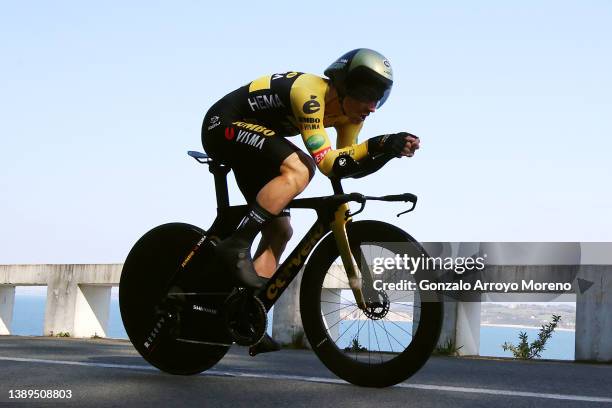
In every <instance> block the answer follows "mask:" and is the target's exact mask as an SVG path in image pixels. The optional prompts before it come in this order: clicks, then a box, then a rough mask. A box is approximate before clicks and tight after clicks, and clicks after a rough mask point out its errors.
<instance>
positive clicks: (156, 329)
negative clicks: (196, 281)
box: [119, 223, 229, 375]
mask: <svg viewBox="0 0 612 408" xmlns="http://www.w3.org/2000/svg"><path fill="white" fill-rule="evenodd" d="M204 235H205V233H204V231H203V230H202V229H200V228H198V227H195V226H193V225H189V224H182V223H172V224H164V225H160V226H158V227H156V228H154V229H152V230H151V231H149V232H147V233H146V234H145V235H144V236H143V237H142V238H140V239H139V240H138V242H136V244H135V245H134V247H133V248H132V250H131V251H130V253H129V255H128V257H127V259H126V261H125V264H124V266H123V270H122V272H121V281H120V283H119V306H120V310H121V318H122V320H123V325H124V327H125V330H126V332H127V335H128V337H129V338H130V340H131V342H132V344H133V345H134V347H135V348H136V350H138V352H139V353H140V354H141V355H142V357H143V358H144V359H145V360H147V361H148V362H149V363H150V364H152V365H153V366H155V367H157V368H159V369H160V370H162V371H165V372H168V373H171V374H181V375H190V374H197V373H200V372H202V371H204V370H207V369H208V368H210V367H212V366H214V365H215V364H216V363H217V362H218V361H219V360H220V359H221V358H222V357H223V356H224V355H225V353H226V352H227V350H228V349H229V347H227V346H219V345H208V344H198V343H190V342H185V341H180V340H177V335H178V334H179V333H180V332H181V331H184V330H183V329H184V328H182V327H181V325H183V324H184V321H182V320H181V316H182V315H183V312H184V311H182V310H181V304H180V302H175V301H174V302H173V301H172V300H170V301H169V300H168V297H167V285H168V282H169V280H170V277H171V276H172V275H173V274H174V273H175V272H177V271H179V273H191V274H192V275H195V274H200V275H202V278H203V279H205V278H206V276H205V274H206V273H208V272H209V273H214V271H206V270H198V269H202V266H201V265H202V262H199V263H198V262H195V261H193V260H192V258H193V257H194V256H193V254H192V250H193V249H194V248H195V247H196V246H197V245H198V243H199V242H201V240H202V238H203V237H204ZM190 254H191V255H190ZM199 255H200V256H205V254H199ZM191 263H193V264H194V265H195V264H196V263H197V264H198V267H195V266H194V267H193V268H191V270H190V269H189V268H190V266H191V265H192V264H191ZM171 290H172V291H177V290H178V291H180V290H185V291H187V290H186V288H181V287H177V286H174V287H172V289H171ZM206 329H207V330H211V331H215V330H223V328H221V327H207V328H206Z"/></svg>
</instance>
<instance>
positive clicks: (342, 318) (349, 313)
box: [327, 307, 358, 332]
mask: <svg viewBox="0 0 612 408" xmlns="http://www.w3.org/2000/svg"><path fill="white" fill-rule="evenodd" d="M357 309H358V308H357V307H355V308H354V309H353V310H351V312H350V313H349V315H351V314H352V313H353V312H354V311H355V310H357ZM342 320H344V319H343V318H340V320H338V321H337V322H336V323H334V324H332V325H331V326H329V327H328V328H327V331H328V332H329V329H331V328H332V327H334V326H335V325H337V324H338V323H340V322H341V321H342Z"/></svg>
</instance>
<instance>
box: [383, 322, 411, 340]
mask: <svg viewBox="0 0 612 408" xmlns="http://www.w3.org/2000/svg"><path fill="white" fill-rule="evenodd" d="M383 320H385V319H383ZM387 321H388V322H389V323H391V324H392V325H394V326H395V327H397V328H398V329H400V330H402V331H404V332H406V333H407V334H408V335H409V336H410V337H412V333H410V332H409V331H408V330H406V329H404V328H403V327H402V326H400V325H399V324H397V323H395V322H394V321H393V320H387Z"/></svg>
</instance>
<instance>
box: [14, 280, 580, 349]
mask: <svg viewBox="0 0 612 408" xmlns="http://www.w3.org/2000/svg"><path fill="white" fill-rule="evenodd" d="M17 289H18V291H17V293H16V296H15V304H14V310H13V322H12V330H11V332H12V334H14V335H20V336H42V335H43V322H44V318H45V301H46V294H32V293H19V287H18V288H17ZM272 315H273V314H272V313H270V314H269V324H268V333H271V328H272V320H271V318H272ZM364 322H365V321H362V322H359V321H351V320H348V321H343V322H341V324H340V328H339V331H338V335H341V337H340V339H339V341H338V342H337V344H338V346H339V347H342V348H344V347H348V346H349V345H350V344H351V343H352V342H353V339H355V338H358V341H359V344H360V345H362V346H366V347H367V346H368V344H369V345H370V349H380V350H392V349H394V348H395V349H397V348H398V347H399V344H401V343H405V342H406V340H404V339H407V338H408V336H409V333H412V323H410V322H397V323H395V324H393V325H389V324H387V325H386V327H385V330H382V329H381V327H380V326H378V328H376V329H375V328H374V326H368V325H366V324H364ZM356 323H360V324H359V325H358V324H356ZM358 326H359V327H358ZM538 331H539V330H538V329H537V328H523V327H498V326H481V328H480V355H481V356H493V357H512V353H511V352H510V351H504V350H503V349H502V344H504V343H505V342H509V343H513V344H517V343H518V341H519V333H520V332H526V333H527V335H528V339H529V342H531V341H533V340H535V339H536V338H537V335H538ZM387 334H388V336H387ZM107 337H110V338H116V339H127V338H128V337H127V334H126V332H125V329H124V327H123V324H122V322H121V313H120V312H119V297H118V290H117V288H116V287H115V288H113V289H112V291H111V302H110V314H109V327H108V332H107ZM377 337H378V339H377ZM375 339H377V340H378V345H377V346H373V345H374V344H375V341H376V340H375ZM574 341H575V332H574V331H571V330H556V331H555V332H554V333H553V336H552V338H551V339H550V340H549V341H548V343H547V344H546V349H545V350H544V352H543V353H542V355H541V358H543V359H556V360H574Z"/></svg>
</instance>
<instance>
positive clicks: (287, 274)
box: [190, 153, 416, 310]
mask: <svg viewBox="0 0 612 408" xmlns="http://www.w3.org/2000/svg"><path fill="white" fill-rule="evenodd" d="M190 154H191V153H190ZM193 157H194V158H196V160H197V161H198V162H200V163H206V164H209V170H210V172H211V173H212V174H213V176H214V179H215V192H216V198H217V217H216V218H215V220H214V222H213V224H212V225H211V227H210V228H209V229H208V233H207V239H209V240H212V241H214V240H217V241H220V240H222V239H224V238H226V237H228V236H229V235H230V234H231V233H232V232H233V231H234V230H235V229H236V227H237V226H238V224H239V222H240V221H241V219H242V218H243V217H244V215H245V214H246V212H247V210H248V206H247V205H239V206H230V204H229V195H228V189H227V174H228V173H229V171H230V168H229V167H228V166H227V165H224V164H221V163H217V162H214V161H212V160H210V159H207V158H206V156H203V157H200V158H204V161H202V160H199V159H198V157H196V156H193ZM332 187H333V190H334V195H332V196H326V197H312V198H299V199H294V200H292V201H291V202H290V203H289V205H288V206H287V207H288V208H310V209H313V210H315V211H316V212H317V220H316V221H315V222H314V224H313V225H312V227H311V228H310V229H309V230H308V232H307V233H306V235H305V236H304V237H303V238H302V240H301V241H300V242H299V244H298V245H297V246H296V247H295V249H294V250H293V251H292V252H291V254H289V256H288V257H287V259H286V260H285V261H284V262H283V263H282V264H281V265H280V266H279V267H278V268H277V270H276V272H275V273H274V274H273V275H272V277H271V278H270V279H269V280H268V283H267V284H266V286H265V287H264V288H262V289H260V290H259V291H258V292H257V293H256V296H257V297H258V298H259V299H260V300H261V302H262V303H263V305H264V306H265V308H266V310H270V309H271V308H272V306H273V305H274V303H275V302H276V300H278V298H279V297H280V296H281V295H282V293H283V292H284V291H285V289H286V288H287V287H288V286H289V284H290V283H291V282H292V281H293V280H294V279H295V277H296V276H297V275H298V273H299V271H300V270H301V269H302V267H303V266H304V265H305V263H306V260H307V259H308V257H309V255H310V254H311V253H312V251H313V249H314V248H315V246H316V245H317V244H318V243H319V241H320V240H321V239H322V238H323V237H324V236H326V235H327V234H328V233H329V232H330V231H331V232H332V233H333V234H334V239H335V241H336V244H337V245H338V252H339V254H340V257H341V259H342V264H343V266H344V269H345V271H346V274H347V277H348V281H349V286H350V288H351V290H352V292H353V295H354V296H355V300H356V303H357V305H358V306H359V308H360V309H362V310H364V309H365V308H366V301H365V296H364V289H365V291H368V289H369V288H372V282H371V275H370V274H369V273H364V274H362V273H361V271H360V270H359V267H358V265H357V263H356V262H355V258H354V255H361V254H352V252H351V248H350V244H349V240H348V236H347V234H346V224H347V223H348V222H350V221H351V215H354V214H357V213H359V212H361V211H362V210H363V206H364V205H365V201H366V200H368V199H372V200H382V201H411V202H412V203H413V206H412V207H411V208H410V209H409V210H408V211H412V210H413V209H414V206H415V205H416V196H414V195H412V194H409V193H406V194H400V195H394V196H386V197H365V196H363V195H361V194H358V193H353V194H344V192H343V189H342V184H341V181H340V179H333V180H332ZM349 201H359V202H361V205H362V208H361V209H360V210H358V211H357V212H355V213H353V214H350V212H349V206H348V202H349ZM406 212H407V211H406ZM398 216H399V214H398ZM362 279H363V280H364V282H362ZM364 283H365V285H364Z"/></svg>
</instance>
